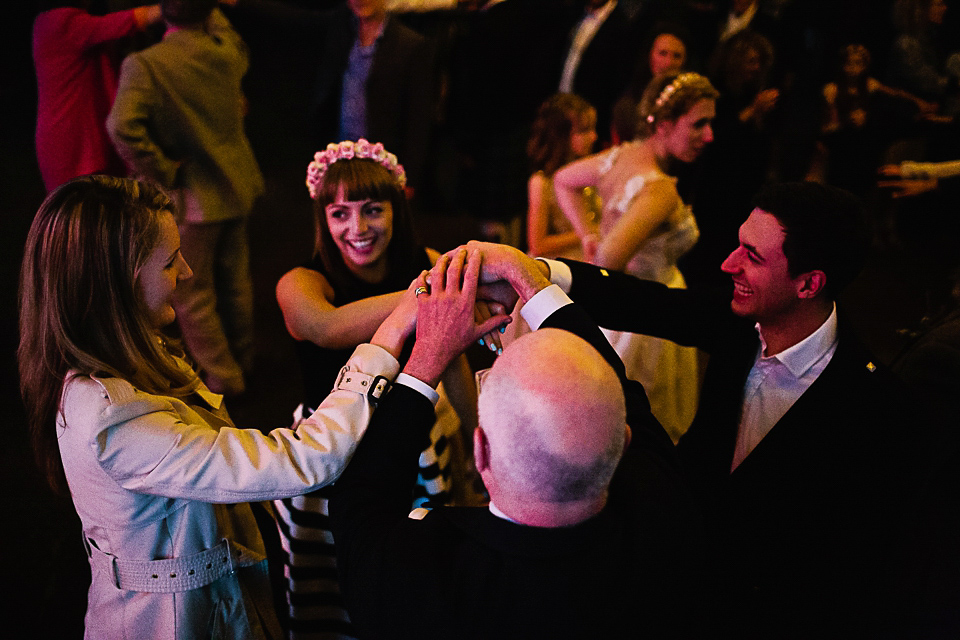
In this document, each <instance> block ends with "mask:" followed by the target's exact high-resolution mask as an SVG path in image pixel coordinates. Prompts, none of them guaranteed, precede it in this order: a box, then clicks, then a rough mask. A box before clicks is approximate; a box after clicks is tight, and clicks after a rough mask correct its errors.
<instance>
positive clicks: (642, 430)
mask: <svg viewBox="0 0 960 640" xmlns="http://www.w3.org/2000/svg"><path fill="white" fill-rule="evenodd" d="M544 327H553V328H556V329H564V330H566V331H569V332H571V333H573V334H575V335H577V336H579V337H581V338H583V339H584V340H586V341H587V342H589V343H590V344H591V345H592V346H593V348H594V349H596V350H597V351H598V352H599V353H600V355H601V356H603V358H604V360H606V361H607V362H608V363H610V366H612V367H613V370H614V371H615V372H616V374H617V377H618V378H620V384H621V385H622V386H623V396H624V399H625V401H626V405H627V424H628V425H630V428H631V430H633V432H634V434H635V437H634V439H633V440H632V441H631V442H632V444H634V445H637V444H640V443H641V442H642V443H644V444H645V445H649V446H651V447H653V448H654V449H657V450H659V452H660V454H661V455H663V456H666V457H667V458H668V459H671V460H672V459H673V457H674V456H675V453H674V447H673V441H671V440H670V436H669V435H667V432H666V431H665V430H664V428H663V426H662V425H661V424H660V422H658V421H657V419H656V418H655V417H654V416H653V414H652V413H651V412H650V401H649V400H648V399H647V393H646V391H644V389H643V385H642V384H640V383H639V382H637V381H636V380H630V379H629V378H627V372H626V369H625V367H624V366H623V361H622V360H621V359H620V356H619V355H617V352H616V351H614V350H613V347H611V346H610V342H609V341H607V339H606V337H605V336H604V335H603V333H601V331H600V329H599V327H597V325H596V323H595V322H593V320H591V318H590V316H589V315H587V313H586V311H585V310H584V309H583V308H582V307H581V306H580V305H577V304H568V305H567V306H565V307H561V308H560V309H558V310H557V311H555V312H554V313H553V314H552V315H550V316H549V317H547V319H546V320H544V321H543V324H541V325H540V328H544Z"/></svg>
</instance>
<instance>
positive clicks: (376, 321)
mask: <svg viewBox="0 0 960 640" xmlns="http://www.w3.org/2000/svg"><path fill="white" fill-rule="evenodd" d="M402 295H403V292H402V291H397V292H395V293H388V294H384V295H381V296H374V297H372V298H364V299H362V300H357V301H356V302H351V303H349V304H345V305H343V306H340V307H335V306H333V303H332V302H331V301H332V300H333V287H332V286H330V283H329V282H328V281H327V279H326V278H325V277H324V276H323V275H322V274H320V273H317V272H316V271H313V270H312V269H305V268H303V267H297V268H296V269H293V270H292V271H288V272H287V273H286V274H284V276H283V277H282V278H280V281H279V282H278V283H277V302H278V303H279V304H280V310H281V311H282V312H283V321H284V323H285V324H286V325H287V331H288V332H289V333H290V335H291V336H293V338H294V339H296V340H309V341H310V342H313V343H314V344H316V345H318V346H320V347H323V348H325V349H346V348H349V347H353V346H356V345H358V344H360V343H362V342H367V341H368V340H370V337H371V336H373V334H374V332H375V331H376V330H377V327H379V326H380V324H381V323H382V322H383V321H384V320H385V319H386V318H387V316H389V315H390V312H391V311H393V310H394V308H395V307H396V306H397V304H398V303H399V302H400V297H401V296H402Z"/></svg>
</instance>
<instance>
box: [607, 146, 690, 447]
mask: <svg viewBox="0 0 960 640" xmlns="http://www.w3.org/2000/svg"><path fill="white" fill-rule="evenodd" d="M628 144H632V143H628ZM624 146H625V145H621V146H619V147H614V148H613V149H611V150H610V151H609V152H608V153H607V156H606V158H605V163H604V164H603V166H602V167H601V174H603V175H605V174H606V173H607V172H609V171H610V169H611V168H612V167H613V165H614V163H615V162H616V159H617V156H618V155H619V153H620V152H621V151H622V150H623V148H624ZM658 180H672V181H676V179H675V178H672V177H670V176H668V175H666V174H665V173H662V172H660V171H651V172H649V173H644V174H639V175H633V176H631V177H630V178H628V179H627V180H626V181H624V182H622V184H620V185H613V186H612V190H613V193H607V194H605V195H606V196H607V197H605V198H604V199H603V213H602V216H601V219H600V235H601V236H606V235H607V233H609V232H610V230H611V229H612V228H613V226H614V225H615V224H616V222H617V221H618V220H619V219H620V217H621V216H622V215H623V214H624V213H625V212H626V211H627V210H628V209H629V207H630V203H631V202H632V201H633V199H634V198H635V197H636V196H637V194H639V193H640V191H641V190H643V188H644V186H645V185H647V184H650V183H651V182H655V181H658ZM601 185H602V186H603V187H607V189H606V190H609V189H611V187H610V186H609V185H607V184H604V181H603V180H602V178H601ZM603 190H604V189H602V190H601V192H602V191H603ZM699 236H700V231H699V229H698V228H697V222H696V220H695V219H694V217H693V211H692V210H691V208H690V207H689V206H687V205H685V204H684V203H683V201H681V200H680V199H679V198H678V199H677V209H676V211H675V212H674V213H673V214H671V215H670V217H669V218H668V220H667V222H666V223H664V225H662V226H661V227H660V228H658V229H657V230H656V231H655V232H654V234H653V235H651V236H650V237H649V238H647V239H646V240H644V241H643V242H642V243H641V244H640V246H639V247H638V248H637V251H636V253H635V254H634V255H633V257H632V258H630V261H629V262H628V263H627V266H626V268H625V269H624V271H626V272H627V273H630V274H632V275H634V276H637V277H638V278H643V279H645V280H656V281H657V282H662V283H664V284H666V285H667V286H668V287H674V288H684V287H686V282H685V281H684V279H683V275H682V274H681V273H680V270H679V269H678V268H677V260H678V259H679V258H680V256H682V255H683V254H684V253H686V252H687V251H689V250H690V249H691V248H692V247H693V245H694V244H696V242H697V238H699ZM604 333H605V334H606V335H607V339H609V340H610V344H612V345H613V347H614V349H616V351H617V353H619V354H620V357H621V359H622V360H623V363H624V365H625V366H626V368H627V375H628V376H629V377H630V378H632V379H634V380H638V381H639V382H641V383H642V384H643V386H644V388H645V389H646V391H647V396H648V397H649V398H650V405H651V407H652V409H653V414H654V415H655V416H656V417H657V419H658V420H660V423H661V424H662V425H663V426H664V428H665V429H666V430H667V432H668V433H669V434H670V436H671V437H672V438H673V439H674V441H676V440H677V439H679V437H680V436H681V435H683V433H684V432H685V431H686V430H687V428H688V427H689V426H690V423H691V422H692V421H693V416H694V413H696V410H697V400H698V396H699V382H698V365H697V350H696V349H695V348H693V347H681V346H680V345H678V344H676V343H674V342H671V341H669V340H662V339H660V338H653V337H650V336H643V335H638V334H635V333H626V332H619V331H607V330H604Z"/></svg>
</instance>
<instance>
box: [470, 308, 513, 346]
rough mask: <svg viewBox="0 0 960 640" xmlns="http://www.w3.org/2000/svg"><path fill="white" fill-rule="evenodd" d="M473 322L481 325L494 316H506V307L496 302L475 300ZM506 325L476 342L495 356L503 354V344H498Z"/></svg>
mask: <svg viewBox="0 0 960 640" xmlns="http://www.w3.org/2000/svg"><path fill="white" fill-rule="evenodd" d="M473 315H474V320H475V321H476V323H477V324H483V323H484V322H485V321H486V320H487V319H489V318H492V317H494V316H496V315H507V314H506V307H505V306H504V305H502V304H500V303H498V302H493V301H488V300H477V304H476V305H475V306H474V313H473ZM505 328H506V325H502V326H501V327H500V328H499V330H498V331H491V332H490V333H488V334H486V335H485V336H483V337H482V338H480V340H479V341H478V342H479V343H480V344H481V345H482V346H484V347H486V348H487V349H490V351H493V352H494V353H496V354H497V355H500V354H502V353H503V344H502V343H501V342H500V334H501V333H503V331H504V329H505Z"/></svg>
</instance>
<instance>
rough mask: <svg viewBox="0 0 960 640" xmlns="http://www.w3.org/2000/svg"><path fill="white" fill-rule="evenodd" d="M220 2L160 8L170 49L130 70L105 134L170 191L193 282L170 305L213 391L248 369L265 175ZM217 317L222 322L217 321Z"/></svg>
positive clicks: (124, 71) (137, 57)
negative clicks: (257, 217)
mask: <svg viewBox="0 0 960 640" xmlns="http://www.w3.org/2000/svg"><path fill="white" fill-rule="evenodd" d="M216 4H217V2H216V0H163V1H162V2H161V3H160V6H161V11H162V13H163V17H164V19H165V20H166V22H167V25H168V30H167V32H166V34H165V35H164V37H163V40H162V41H161V42H159V43H157V44H155V45H153V46H151V47H148V48H147V49H145V50H143V51H141V52H138V53H134V54H131V55H130V56H129V57H127V59H126V60H124V62H123V66H122V68H121V72H120V86H119V88H118V90H117V97H116V100H115V102H114V105H113V109H112V110H111V112H110V115H109V117H108V119H107V130H108V132H109V134H110V137H111V138H112V139H113V142H114V144H115V145H116V147H117V150H118V151H119V153H120V156H121V157H122V158H123V159H124V160H125V161H126V162H127V164H128V165H129V166H130V167H131V169H132V170H133V171H134V172H135V173H136V174H138V176H139V177H141V178H143V179H147V180H150V181H153V182H156V183H158V184H159V185H160V186H162V187H163V188H165V189H167V190H168V191H170V192H171V194H172V195H173V196H174V198H175V199H176V201H177V204H178V207H179V216H180V217H179V225H180V236H181V242H182V245H181V252H182V253H183V256H184V258H185V259H186V260H187V262H188V263H189V264H190V266H191V267H192V269H193V272H194V277H193V278H192V279H190V280H187V281H185V282H183V283H181V285H180V286H178V287H177V295H176V298H175V300H174V304H175V307H176V310H177V318H178V320H179V321H180V328H181V330H182V332H183V338H184V341H185V342H186V346H187V348H188V350H189V351H190V352H191V354H192V355H193V357H194V358H195V359H196V361H197V364H198V365H199V366H200V368H201V369H202V370H203V375H204V379H205V381H206V383H207V386H209V387H210V388H211V390H213V391H215V392H218V393H228V394H236V393H240V392H242V391H243V390H244V378H243V372H244V369H246V368H248V367H249V366H250V365H251V364H252V363H251V360H252V349H253V286H252V281H251V279H250V267H249V246H248V240H247V225H246V220H247V216H248V215H249V213H250V210H251V209H252V207H253V204H254V201H255V200H256V198H257V197H258V196H259V195H260V194H261V193H262V192H263V176H262V175H261V173H260V169H259V167H258V166H257V162H256V159H255V158H254V156H253V150H252V149H251V147H250V143H249V141H248V140H247V137H246V135H245V134H244V131H243V115H244V111H245V108H244V99H243V93H242V90H241V80H242V78H243V76H244V74H245V73H246V71H247V67H248V60H247V50H246V46H245V45H244V43H243V41H242V40H241V38H240V36H239V35H238V34H237V33H236V32H235V31H234V30H233V28H232V27H231V26H230V23H229V22H228V21H227V19H226V18H225V17H224V16H223V14H222V13H220V10H219V9H216ZM218 310H219V311H218Z"/></svg>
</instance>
